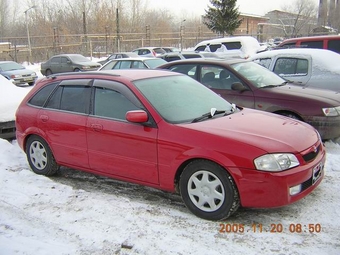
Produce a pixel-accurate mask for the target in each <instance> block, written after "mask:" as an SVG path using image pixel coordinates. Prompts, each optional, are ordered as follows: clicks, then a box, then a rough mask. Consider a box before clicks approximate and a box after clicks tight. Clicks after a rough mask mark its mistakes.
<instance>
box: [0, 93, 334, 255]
mask: <svg viewBox="0 0 340 255" xmlns="http://www.w3.org/2000/svg"><path fill="white" fill-rule="evenodd" d="M20 89H22V90H24V88H20ZM26 90H27V88H26ZM26 92H27V91H26ZM13 93H14V92H13ZM1 100H3V99H1ZM1 107H3V106H1V105H0V109H1V111H2V108H1ZM326 150H327V162H326V166H325V177H324V179H323V182H322V183H321V185H320V186H319V187H318V188H317V189H316V190H315V191H314V192H313V193H312V194H310V195H309V196H307V197H306V198H304V199H302V200H300V201H298V202H296V203H295V204H292V205H289V206H286V207H282V208H277V209H244V208H241V209H239V210H238V211H237V212H236V214H235V215H233V216H232V217H231V218H229V219H228V220H226V221H223V222H212V221H206V220H202V219H200V218H197V217H196V216H194V215H193V214H191V213H190V212H189V210H188V209H187V208H186V207H185V206H184V204H183V202H182V201H181V199H180V197H179V196H178V195H175V194H170V193H167V192H163V191H159V190H155V189H152V188H148V187H143V186H139V185H135V184H128V183H124V182H120V181H115V180H112V179H108V178H105V177H99V176H95V175H92V174H87V173H84V172H80V171H76V170H73V169H68V168H61V170H60V172H59V173H58V175H57V176H54V177H49V178H48V177H44V176H39V175H36V174H34V173H33V172H32V171H31V170H30V169H29V166H28V163H27V160H26V157H25V154H24V152H23V151H22V150H21V149H20V148H19V146H18V144H17V142H16V141H15V140H14V141H12V142H8V141H6V140H3V139H0V194H1V196H0V254H4V255H11V254H25V255H26V254H27V255H30V254H34V255H40V254H41V255H46V254H49V255H54V254H56V255H59V254H60V255H64V254H72V255H78V254H79V255H97V254H98V255H109V254H110V255H111V254H147V255H148V254H152V255H158V254H165V255H167V254H178V255H180V254H183V255H186V254H195V255H201V254H202V255H206V254H209V255H215V254H216V255H218V254H263V255H264V254H277V255H281V254H291V255H300V254H306V255H307V254H308V255H309V254H318V255H339V254H340V232H339V229H340V210H339V209H340V205H339V201H340V199H339V198H340V141H336V142H326ZM261 229H262V231H261ZM309 230H310V231H309Z"/></svg>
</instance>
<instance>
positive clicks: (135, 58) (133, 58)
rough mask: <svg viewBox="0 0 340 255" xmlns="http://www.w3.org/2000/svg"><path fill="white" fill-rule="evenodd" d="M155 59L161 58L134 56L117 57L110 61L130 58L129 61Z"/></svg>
mask: <svg viewBox="0 0 340 255" xmlns="http://www.w3.org/2000/svg"><path fill="white" fill-rule="evenodd" d="M154 59H159V58H154V57H132V58H116V59H111V60H110V61H109V62H113V61H123V60H128V61H136V60H137V61H145V60H154Z"/></svg>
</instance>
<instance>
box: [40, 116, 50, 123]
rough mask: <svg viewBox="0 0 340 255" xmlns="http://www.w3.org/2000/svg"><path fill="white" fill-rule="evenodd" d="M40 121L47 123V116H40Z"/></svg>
mask: <svg viewBox="0 0 340 255" xmlns="http://www.w3.org/2000/svg"><path fill="white" fill-rule="evenodd" d="M40 119H41V121H42V122H47V121H48V116H47V115H40Z"/></svg>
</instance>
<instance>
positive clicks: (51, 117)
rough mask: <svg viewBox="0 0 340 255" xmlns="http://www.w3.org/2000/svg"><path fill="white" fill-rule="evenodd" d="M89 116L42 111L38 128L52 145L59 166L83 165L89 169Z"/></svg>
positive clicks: (38, 117) (39, 115)
mask: <svg viewBox="0 0 340 255" xmlns="http://www.w3.org/2000/svg"><path fill="white" fill-rule="evenodd" d="M86 120H87V115H85V114H76V113H70V112H64V111H54V110H49V109H41V110H40V111H39V112H38V114H37V122H38V123H37V127H38V128H39V129H40V130H44V137H43V138H44V139H45V140H46V141H47V143H48V144H49V145H50V147H51V149H52V151H53V154H54V157H55V159H56V161H57V162H58V163H59V164H65V163H66V164H67V165H75V166H79V165H81V166H82V167H83V168H88V167H89V164H88V156H87V149H86V146H87V142H86V132H85V131H86V130H85V126H86Z"/></svg>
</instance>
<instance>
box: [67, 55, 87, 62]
mask: <svg viewBox="0 0 340 255" xmlns="http://www.w3.org/2000/svg"><path fill="white" fill-rule="evenodd" d="M69 57H70V59H72V61H74V62H89V61H90V60H89V59H88V58H86V57H84V56H82V55H70V56H69Z"/></svg>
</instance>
